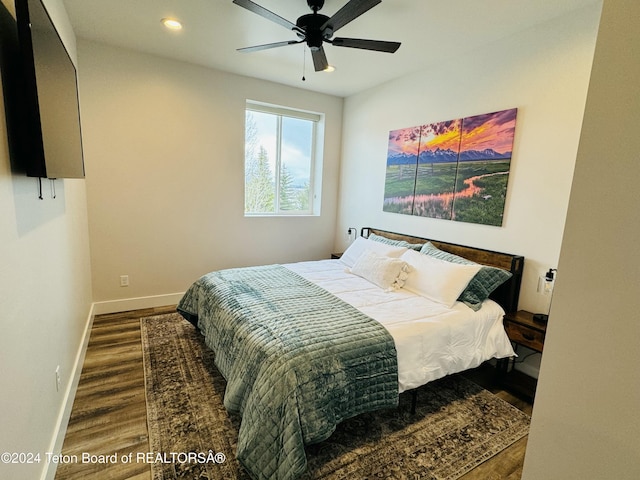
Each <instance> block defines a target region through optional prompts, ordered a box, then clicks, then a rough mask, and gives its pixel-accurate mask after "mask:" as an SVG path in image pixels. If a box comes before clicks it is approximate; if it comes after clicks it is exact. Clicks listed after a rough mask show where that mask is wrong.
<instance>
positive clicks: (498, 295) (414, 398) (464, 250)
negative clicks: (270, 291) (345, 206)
mask: <svg viewBox="0 0 640 480" xmlns="http://www.w3.org/2000/svg"><path fill="white" fill-rule="evenodd" d="M372 233H375V234H376V235H379V236H381V237H386V238H389V239H391V240H404V241H405V242H408V243H425V242H431V243H432V244H433V245H434V246H435V247H437V248H439V249H440V250H444V251H445V252H449V253H452V254H454V255H458V256H460V257H463V258H466V259H467V260H471V261H472V262H476V263H480V264H482V265H487V266H489V267H498V268H502V269H503V270H507V271H509V272H511V274H512V276H511V278H510V279H509V280H507V281H506V282H505V283H503V284H502V285H500V286H499V287H498V288H496V289H495V290H494V291H493V293H492V294H491V295H490V297H489V298H491V299H492V300H494V301H495V302H497V303H498V304H500V306H501V307H502V308H503V309H504V311H505V312H507V313H509V312H515V311H516V310H517V309H518V297H519V296H520V284H521V283H522V270H523V269H524V257H523V256H520V255H511V254H509V253H502V252H494V251H492V250H485V249H482V248H474V247H468V246H465V245H458V244H455V243H448V242H441V241H439V240H433V239H431V238H422V237H414V236H412V235H404V234H401V233H395V232H388V231H386V230H380V229H378V228H372V227H363V228H362V229H361V230H360V236H361V237H365V238H367V237H369V235H371V234H372ZM405 393H406V394H409V395H411V413H412V414H415V413H416V405H417V402H418V388H414V389H412V390H407V391H406V392H405Z"/></svg>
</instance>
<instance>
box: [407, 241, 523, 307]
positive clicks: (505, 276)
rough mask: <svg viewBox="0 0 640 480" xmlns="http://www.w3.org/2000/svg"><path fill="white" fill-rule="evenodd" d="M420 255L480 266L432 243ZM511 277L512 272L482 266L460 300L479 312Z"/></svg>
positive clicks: (425, 246)
mask: <svg viewBox="0 0 640 480" xmlns="http://www.w3.org/2000/svg"><path fill="white" fill-rule="evenodd" d="M420 253H423V254H425V255H429V256H432V257H434V258H438V259H440V260H445V261H447V262H452V263H457V264H462V265H478V264H477V263H475V262H472V261H471V260H467V259H466V258H463V257H460V256H458V255H454V254H453V253H449V252H445V251H443V250H440V249H439V248H437V247H436V246H435V245H433V244H432V243H431V242H427V243H425V244H424V246H423V247H422V249H421V250H420ZM511 277H512V273H511V272H508V271H506V270H503V269H501V268H496V267H488V266H486V265H482V268H480V271H479V272H478V273H477V274H476V275H475V277H473V279H472V280H471V281H470V282H469V285H467V288H465V289H464V290H463V292H462V293H461V294H460V297H459V298H458V300H460V301H461V302H463V303H464V304H465V305H467V306H468V307H469V308H471V309H472V310H475V311H478V310H480V307H481V306H482V302H484V301H485V300H486V299H487V298H489V295H491V293H492V292H493V291H494V290H495V289H496V288H498V287H499V286H500V285H502V284H503V283H504V282H506V281H507V280H509V279H510V278H511Z"/></svg>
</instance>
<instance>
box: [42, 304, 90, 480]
mask: <svg viewBox="0 0 640 480" xmlns="http://www.w3.org/2000/svg"><path fill="white" fill-rule="evenodd" d="M94 306H95V304H92V305H91V308H90V309H89V315H88V317H87V322H86V324H85V327H84V334H83V338H82V342H81V343H80V346H79V348H78V352H77V353H76V360H75V363H74V366H73V372H72V375H71V378H70V381H69V385H68V386H67V390H66V391H65V392H64V400H63V403H62V404H63V406H64V408H62V409H61V410H60V414H59V416H58V420H57V422H56V430H55V432H54V435H53V439H52V441H51V445H50V446H49V450H48V451H49V452H53V453H59V452H60V451H61V450H62V444H63V443H64V437H65V435H66V433H67V426H68V425H69V418H70V417H71V410H72V408H73V401H74V400H75V398H76V391H77V390H78V383H79V382H80V374H81V373H82V366H83V365H84V357H85V354H86V353H87V345H88V344H89V337H90V336H91V327H92V326H93V316H94V315H95V313H94ZM57 466H58V465H57V464H56V463H54V462H45V467H44V470H43V472H42V476H41V477H40V478H41V480H53V479H54V478H55V476H56V468H57Z"/></svg>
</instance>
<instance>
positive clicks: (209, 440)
mask: <svg viewBox="0 0 640 480" xmlns="http://www.w3.org/2000/svg"><path fill="white" fill-rule="evenodd" d="M141 332H142V347H143V358H144V371H145V389H146V396H147V418H148V426H149V443H150V450H151V451H150V452H149V454H148V455H147V458H146V459H145V461H147V463H150V464H151V470H152V476H153V479H154V480H173V479H209V480H214V479H215V480H230V479H231V480H232V479H238V480H248V479H249V476H248V475H247V473H246V472H245V471H244V469H243V468H242V467H241V466H240V465H239V463H238V462H237V461H236V460H235V451H236V442H237V435H238V428H239V425H240V418H239V417H238V416H237V415H230V414H229V413H228V412H227V411H226V410H225V408H224V406H223V403H222V402H223V396H224V390H225V380H224V378H223V377H222V375H221V374H220V373H219V372H218V370H217V369H216V367H215V365H214V354H213V353H212V352H211V351H210V350H209V349H208V348H207V347H206V346H205V344H204V341H203V339H202V336H201V335H200V334H199V333H198V332H197V331H196V330H195V329H194V328H193V326H192V325H191V324H190V323H188V322H187V321H185V320H183V319H182V317H181V316H180V315H178V314H168V315H157V316H152V317H145V318H142V319H141ZM529 420H530V419H529V416H528V415H526V414H524V413H523V412H521V411H520V410H518V409H517V408H515V407H513V406H512V405H510V404H509V403H507V402H505V401H503V400H501V399H500V398H498V397H496V396H495V395H493V394H491V393H490V392H488V391H486V390H484V389H483V388H481V387H479V386H478V385H476V384H475V383H473V382H471V381H469V380H467V379H465V378H464V377H461V376H458V375H452V376H449V377H446V378H444V379H442V380H438V381H436V382H431V383H430V384H428V385H426V386H424V387H421V388H420V389H418V397H417V408H416V412H415V413H411V396H410V395H409V394H402V395H401V396H400V405H399V407H398V408H396V409H390V410H382V411H377V412H372V413H367V414H363V415H359V416H357V417H354V418H352V419H349V420H346V421H344V422H343V423H341V424H340V425H339V426H338V428H337V430H336V431H335V432H334V434H333V435H332V436H331V437H330V438H329V439H328V440H326V441H324V442H321V443H319V444H316V445H311V446H309V447H307V460H308V471H307V473H306V474H305V476H304V477H303V478H304V479H305V480H312V479H313V480H316V479H326V480H329V479H331V480H334V479H335V480H337V479H356V480H359V479H372V478H387V479H397V480H404V479H407V480H416V479H425V480H455V479H457V478H460V477H461V476H462V475H464V474H465V473H467V472H468V471H470V470H471V469H473V468H474V467H476V466H478V465H479V464H481V463H482V462H484V461H486V460H487V459H489V458H491V457H492V456H494V455H496V454H497V453H499V452H500V451H502V450H504V449H505V448H507V447H508V446H510V445H512V444H513V443H514V442H516V441H517V440H519V439H520V438H522V437H524V436H525V435H527V433H528V429H529Z"/></svg>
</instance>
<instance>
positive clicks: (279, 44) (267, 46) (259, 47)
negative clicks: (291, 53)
mask: <svg viewBox="0 0 640 480" xmlns="http://www.w3.org/2000/svg"><path fill="white" fill-rule="evenodd" d="M302 42H304V40H288V41H284V42H275V43H265V44H264V45H255V46H253V47H244V48H238V49H237V50H238V52H243V53H249V52H258V51H260V50H268V49H270V48H277V47H286V46H287V45H294V44H296V43H302Z"/></svg>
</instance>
